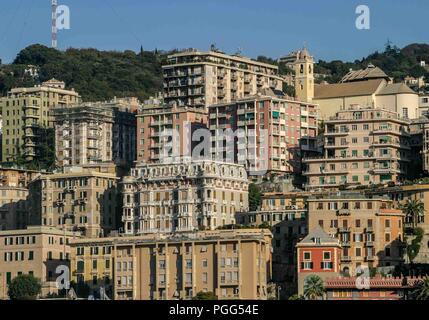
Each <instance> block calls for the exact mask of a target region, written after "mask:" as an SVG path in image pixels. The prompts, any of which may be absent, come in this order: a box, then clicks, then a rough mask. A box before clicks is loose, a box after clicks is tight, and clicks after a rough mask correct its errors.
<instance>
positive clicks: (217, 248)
mask: <svg viewBox="0 0 429 320" xmlns="http://www.w3.org/2000/svg"><path fill="white" fill-rule="evenodd" d="M70 245H71V247H72V262H71V274H72V275H73V280H74V281H76V282H77V283H86V284H88V285H89V286H90V288H91V289H92V291H93V292H94V293H95V295H97V292H99V290H100V287H103V288H104V290H105V292H107V294H108V295H109V296H110V298H112V299H114V300H179V299H180V300H183V299H192V298H193V297H194V296H195V295H196V294H197V293H198V292H213V293H214V294H215V295H216V296H217V297H218V298H219V299H249V300H257V299H261V300H265V299H267V283H268V282H269V281H270V278H271V233H270V232H269V231H267V230H259V229H256V230H253V229H248V230H218V231H204V232H196V233H186V234H181V235H177V234H176V235H159V234H158V235H146V236H138V237H117V238H101V239H81V240H77V241H72V242H71V244H70Z"/></svg>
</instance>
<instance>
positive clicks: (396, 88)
mask: <svg viewBox="0 0 429 320" xmlns="http://www.w3.org/2000/svg"><path fill="white" fill-rule="evenodd" d="M399 93H408V94H417V93H416V92H414V91H413V90H412V89H410V87H408V86H407V85H406V84H403V83H391V84H388V85H386V86H385V87H384V88H383V89H381V91H380V92H378V93H377V95H387V94H399Z"/></svg>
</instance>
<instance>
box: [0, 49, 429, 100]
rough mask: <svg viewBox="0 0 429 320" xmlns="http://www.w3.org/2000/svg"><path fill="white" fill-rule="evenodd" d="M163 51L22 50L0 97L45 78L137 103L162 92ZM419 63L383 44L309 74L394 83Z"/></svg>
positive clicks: (86, 94) (415, 72) (419, 52)
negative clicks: (371, 70)
mask: <svg viewBox="0 0 429 320" xmlns="http://www.w3.org/2000/svg"><path fill="white" fill-rule="evenodd" d="M166 55H167V52H148V51H143V50H141V51H140V52H139V53H135V52H134V51H130V50H127V51H124V52H118V51H100V50H96V49H73V48H70V49H68V50H66V51H64V52H63V51H57V50H55V49H51V48H48V47H45V46H42V45H38V44H36V45H32V46H29V47H27V48H25V49H23V50H22V51H21V52H19V54H18V55H17V57H16V59H15V61H14V62H13V63H12V64H9V65H0V94H2V95H4V94H5V93H6V92H7V91H8V90H9V89H10V88H13V87H18V86H33V85H35V84H39V83H41V82H43V81H46V80H49V79H51V78H53V77H54V78H57V79H60V80H63V81H65V82H66V84H67V87H68V88H74V89H76V90H77V91H78V92H79V93H80V94H81V95H82V97H83V99H84V100H85V101H95V100H107V99H111V98H113V97H114V96H117V97H123V96H137V97H139V98H140V99H144V98H147V97H148V96H150V95H154V94H156V93H157V92H159V91H160V90H161V89H162V69H161V65H162V62H163V60H164V59H165V58H166ZM257 60H259V61H263V62H267V63H272V64H277V65H278V63H277V60H275V59H273V58H270V57H265V56H259V57H258V58H257ZM421 60H424V61H426V62H427V64H428V65H429V45H427V44H410V45H408V46H406V47H404V48H402V49H399V48H397V47H396V46H392V45H390V44H388V45H386V47H385V50H384V51H383V52H374V53H372V54H370V55H369V56H368V57H366V58H362V59H361V60H356V61H354V62H343V61H340V60H334V61H330V62H327V61H323V60H319V61H318V62H317V63H316V65H315V72H316V73H319V74H324V75H325V78H324V80H326V81H328V82H330V83H333V82H338V81H339V80H341V78H342V77H343V76H344V75H345V74H346V73H347V72H348V71H349V69H351V68H352V69H355V70H356V69H360V68H364V67H366V66H367V65H368V64H369V63H372V64H374V65H376V66H378V67H380V68H382V69H383V70H384V71H385V72H386V73H387V74H388V75H390V76H392V77H394V78H395V80H397V81H398V80H402V79H403V78H404V77H405V76H407V75H411V76H414V77H420V76H425V77H426V78H427V79H429V71H428V70H429V69H425V68H422V67H420V64H419V63H420V61H421ZM28 65H35V66H38V67H39V68H40V72H39V77H38V78H33V77H31V76H30V75H28V74H26V73H25V69H26V68H27V66H28ZM279 70H280V73H282V74H288V73H290V72H291V70H290V69H289V68H287V67H286V66H285V65H279ZM284 90H285V92H287V93H289V94H290V95H293V91H294V90H293V87H289V86H287V85H285V87H284Z"/></svg>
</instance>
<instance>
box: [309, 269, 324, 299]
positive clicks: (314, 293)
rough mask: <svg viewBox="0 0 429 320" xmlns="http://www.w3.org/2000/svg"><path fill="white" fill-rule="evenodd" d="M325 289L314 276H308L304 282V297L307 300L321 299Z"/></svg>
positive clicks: (320, 281)
mask: <svg viewBox="0 0 429 320" xmlns="http://www.w3.org/2000/svg"><path fill="white" fill-rule="evenodd" d="M324 292H325V288H324V286H323V280H322V279H321V278H320V277H319V276H316V275H310V276H308V277H307V278H305V281H304V297H305V298H306V299H307V300H318V299H320V298H323V294H324Z"/></svg>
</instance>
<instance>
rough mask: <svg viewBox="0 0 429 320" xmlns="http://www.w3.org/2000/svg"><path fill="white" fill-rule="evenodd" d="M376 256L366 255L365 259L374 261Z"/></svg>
mask: <svg viewBox="0 0 429 320" xmlns="http://www.w3.org/2000/svg"><path fill="white" fill-rule="evenodd" d="M374 260H375V257H374V256H366V257H365V261H374Z"/></svg>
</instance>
